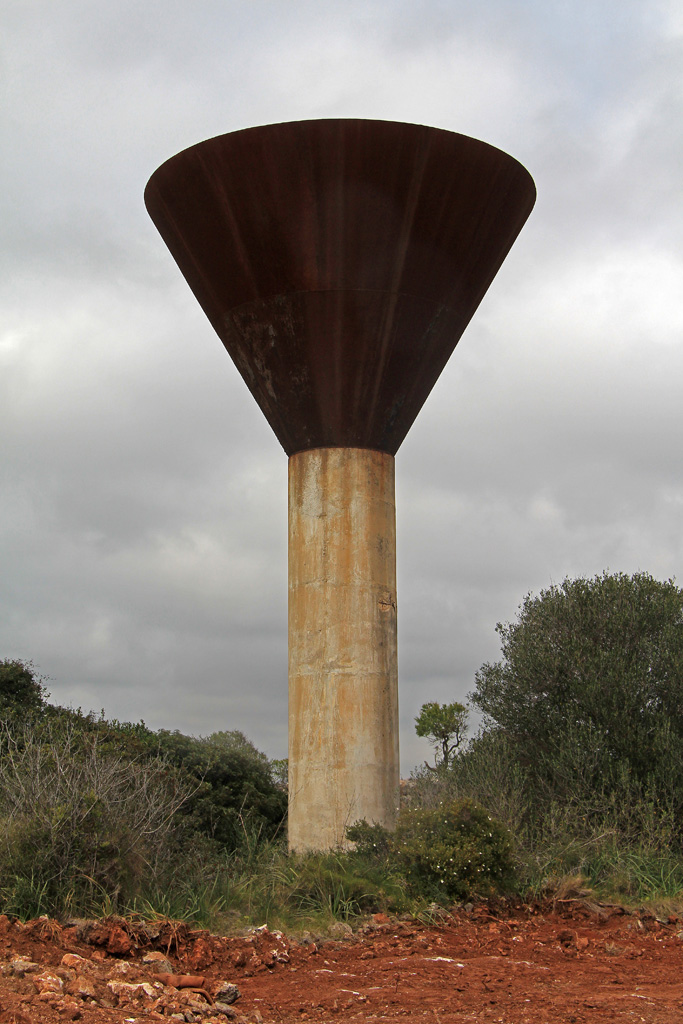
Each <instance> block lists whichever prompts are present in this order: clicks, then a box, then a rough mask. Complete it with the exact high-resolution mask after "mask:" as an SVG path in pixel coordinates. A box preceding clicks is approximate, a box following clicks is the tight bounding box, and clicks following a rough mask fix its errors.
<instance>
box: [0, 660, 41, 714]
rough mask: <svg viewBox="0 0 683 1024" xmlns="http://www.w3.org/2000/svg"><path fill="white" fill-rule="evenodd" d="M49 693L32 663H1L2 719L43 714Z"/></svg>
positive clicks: (0, 704)
mask: <svg viewBox="0 0 683 1024" xmlns="http://www.w3.org/2000/svg"><path fill="white" fill-rule="evenodd" d="M46 697H47V691H46V690H45V687H44V686H43V684H42V681H41V678H40V676H39V675H38V673H37V671H36V669H35V668H34V666H33V663H32V662H30V661H27V662H23V661H11V660H9V659H5V660H4V661H0V717H2V718H6V717H7V716H8V715H9V716H14V715H18V716H21V717H26V716H30V715H35V714H38V713H39V712H41V711H42V710H43V709H44V707H45V700H46Z"/></svg>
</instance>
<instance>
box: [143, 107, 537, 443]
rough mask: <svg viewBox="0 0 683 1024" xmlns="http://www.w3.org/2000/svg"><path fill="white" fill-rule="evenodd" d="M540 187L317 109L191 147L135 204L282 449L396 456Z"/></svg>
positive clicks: (506, 159)
mask: <svg viewBox="0 0 683 1024" xmlns="http://www.w3.org/2000/svg"><path fill="white" fill-rule="evenodd" d="M535 196H536V192H535V188H534V184H533V181H532V179H531V177H530V175H529V174H528V172H527V171H526V170H525V169H524V168H523V167H522V166H521V165H520V164H519V163H518V162H517V161H516V160H514V159H513V158H512V157H510V156H508V155H507V154H506V153H503V152H501V151H500V150H498V149H495V148H493V147H492V146H489V145H487V144H486V143H483V142H479V141H477V140H475V139H470V138H467V137H466V136H463V135H457V134H455V133H453V132H447V131H442V130H440V129H437V128H427V127H424V126H422V125H413V124H400V123H394V122H389V121H364V120H320V121H298V122H291V123H286V124H275V125H266V126H263V127H259V128H249V129H245V130H244V131H239V132H233V133H231V134H229V135H222V136H219V137H217V138H215V139H209V140H208V141H207V142H202V143H199V145H196V146H192V147H191V148H190V149H187V150H184V151H183V152H182V153H179V154H177V155H176V156H174V157H172V158H171V159H170V160H168V161H167V162H166V163H165V164H163V165H162V166H161V167H160V168H159V169H158V170H157V171H156V172H155V173H154V174H153V175H152V177H151V179H150V181H149V183H148V185H147V189H146V192H145V202H146V204H147V208H148V210H149V213H150V215H151V217H152V219H153V220H154V222H155V224H156V225H157V227H158V229H159V231H160V232H161V235H162V236H163V238H164V240H165V242H166V244H167V245H168V247H169V249H170V250H171V253H172V254H173V256H174V258H175V260H176V262H177V263H178V266H179V267H180V269H181V271H182V273H183V274H184V276H185V277H186V279H187V281H188V283H189V285H190V287H191V288H192V289H193V291H194V293H195V295H196V296H197V299H198V300H199V302H200V303H201V305H202V307H203V309H204V311H205V312H206V314H207V316H208V318H209V320H210V321H211V323H212V324H213V326H214V328H215V330H216V332H217V334H218V335H219V337H220V339H221V341H222V342H223V344H224V345H225V347H226V349H227V350H228V352H229V353H230V355H231V356H232V358H233V360H234V362H235V364H236V366H237V368H238V369H239V371H240V373H241V374H242V376H243V378H244V380H245V382H246V384H247V386H248V387H249V389H250V391H251V392H252V394H253V395H254V398H255V399H256V401H257V402H258V404H259V405H260V407H261V409H262V410H263V412H264V414H265V416H266V418H267V419H268V421H269V423H270V424H271V426H272V428H273V430H274V431H275V434H276V435H277V437H278V439H279V440H280V443H281V444H282V446H283V448H284V449H285V451H286V452H287V454H288V455H291V454H293V453H295V452H299V451H303V450H306V449H309V448H318V447H320V448H325V447H351V448H353V447H357V448H372V449H376V450H378V451H383V452H387V453H389V454H392V455H393V454H395V453H396V451H397V449H398V447H399V446H400V444H401V442H402V441H403V439H404V438H405V436H406V434H407V432H408V430H409V429H410V426H411V424H412V422H413V420H414V419H415V416H416V415H417V414H418V412H419V410H420V408H421V407H422V405H423V403H424V402H425V400H426V398H427V396H428V394H429V392H430V391H431V389H432V387H433V386H434V384H435V382H436V380H437V378H438V377H439V374H440V373H441V371H442V369H443V368H444V366H445V364H446V362H447V360H448V358H449V356H450V355H451V353H452V351H453V349H454V348H455V345H456V344H457V342H458V340H459V338H460V336H461V335H462V333H463V331H464V329H465V327H466V326H467V324H468V323H469V321H470V319H471V317H472V315H473V313H474V312H475V310H476V308H477V306H478V305H479V303H480V301H481V299H482V297H483V296H484V294H485V292H486V290H487V288H488V287H489V285H490V283H491V281H492V280H493V278H494V277H495V274H496V272H497V271H498V269H499V267H500V265H501V263H502V262H503V260H504V258H505V256H506V255H507V253H508V251H509V249H510V247H511V245H512V243H513V242H514V240H515V238H516V236H517V234H518V233H519V231H520V229H521V227H522V225H523V224H524V222H525V220H526V218H527V217H528V215H529V213H530V212H531V209H532V207H533V204H534V201H535Z"/></svg>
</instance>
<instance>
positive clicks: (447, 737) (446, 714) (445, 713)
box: [415, 701, 468, 771]
mask: <svg viewBox="0 0 683 1024" xmlns="http://www.w3.org/2000/svg"><path fill="white" fill-rule="evenodd" d="M467 714H468V712H467V708H466V707H465V705H464V704H458V702H457V701H454V702H453V703H452V704H437V703H435V702H433V701H430V702H429V703H428V704H423V705H422V707H421V709H420V714H419V715H418V716H417V718H416V719H415V732H416V733H417V735H418V736H423V737H425V738H426V739H428V740H429V741H430V742H431V744H432V745H433V747H434V751H435V758H434V760H435V767H432V766H431V765H429V764H427V762H426V761H425V766H426V767H427V768H429V769H430V770H431V771H437V770H438V769H439V768H442V769H444V770H446V769H447V768H448V766H449V764H450V763H451V760H452V758H453V755H454V754H455V752H456V750H457V749H458V747H459V746H460V744H461V743H462V741H463V740H464V738H465V736H466V734H467Z"/></svg>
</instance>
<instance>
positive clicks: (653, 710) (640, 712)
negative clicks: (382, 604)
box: [470, 572, 683, 827]
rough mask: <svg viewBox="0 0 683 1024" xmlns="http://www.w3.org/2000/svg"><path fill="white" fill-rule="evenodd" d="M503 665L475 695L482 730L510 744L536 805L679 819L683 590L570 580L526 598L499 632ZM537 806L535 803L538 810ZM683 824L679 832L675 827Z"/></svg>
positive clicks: (486, 673)
mask: <svg viewBox="0 0 683 1024" xmlns="http://www.w3.org/2000/svg"><path fill="white" fill-rule="evenodd" d="M496 629H497V632H498V633H499V634H500V637H501V648H502V652H501V653H502V658H501V660H500V661H498V662H495V663H494V664H485V665H484V666H483V667H482V668H481V669H480V671H479V672H478V673H477V675H476V678H475V689H474V691H473V693H471V694H470V700H471V703H472V705H473V706H474V707H476V708H478V709H479V710H480V711H481V712H483V715H484V727H485V729H487V730H488V731H490V732H492V733H498V734H500V735H501V736H502V737H505V738H506V741H507V742H509V743H510V744H511V746H512V749H513V750H514V753H515V758H516V759H517V762H518V763H519V764H520V765H522V766H523V768H524V770H525V773H526V778H527V779H528V780H529V782H530V784H531V785H532V787H534V799H535V800H536V801H537V806H538V807H540V806H541V805H542V804H543V802H544V801H545V803H546V804H547V803H548V802H549V801H555V803H556V804H557V805H561V804H562V803H563V802H564V803H566V804H568V803H571V802H573V803H575V804H576V803H577V802H578V803H582V804H583V807H582V810H583V812H584V813H585V815H587V816H588V817H590V815H591V813H593V812H595V813H597V812H598V810H599V805H602V806H605V805H606V801H609V800H611V801H612V802H613V804H614V806H615V807H616V808H620V809H619V813H621V814H626V813H628V810H629V802H630V801H633V800H637V799H639V798H640V799H641V802H642V805H643V806H645V805H647V806H649V807H650V808H651V809H652V808H653V807H654V808H655V810H656V812H657V813H660V814H662V815H663V814H665V813H666V814H668V815H669V818H670V820H676V819H677V820H678V821H679V823H680V821H681V811H683V591H682V590H681V589H680V588H679V587H677V586H676V584H675V583H674V581H673V580H668V581H667V582H660V581H658V580H655V579H654V578H653V577H652V576H650V575H648V574H647V573H636V574H635V575H633V576H627V575H625V574H623V573H616V574H610V573H607V572H604V573H603V574H602V575H599V576H595V577H594V578H592V579H585V578H579V579H574V580H572V579H565V581H564V582H563V583H562V584H561V585H559V586H555V585H554V586H552V587H550V588H549V589H547V590H544V591H542V592H541V593H540V594H539V595H538V596H532V595H531V594H529V595H527V596H526V597H525V599H524V601H523V603H522V605H521V607H520V610H519V614H518V617H517V621H515V622H512V623H507V624H504V625H503V624H500V623H499V624H498V626H497V627H496ZM538 801H540V803H539V802H538ZM679 827H680V826H679Z"/></svg>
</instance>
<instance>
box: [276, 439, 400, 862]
mask: <svg viewBox="0 0 683 1024" xmlns="http://www.w3.org/2000/svg"><path fill="white" fill-rule="evenodd" d="M398 795H399V757H398V663H397V651H396V506H395V499H394V459H393V456H391V455H388V454H386V453H384V452H378V451H370V450H367V449H362V448H317V449H313V450H312V451H305V452H299V453H297V454H296V455H293V456H292V457H291V458H290V460H289V845H290V849H292V850H299V851H301V850H325V849H334V848H335V847H338V846H343V845H344V832H345V829H346V827H347V825H349V824H351V823H352V822H354V821H356V820H358V819H360V818H366V819H367V820H368V821H370V822H372V821H376V822H381V823H382V824H384V825H386V826H388V827H392V826H393V825H394V823H395V819H396V811H397V808H398Z"/></svg>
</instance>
